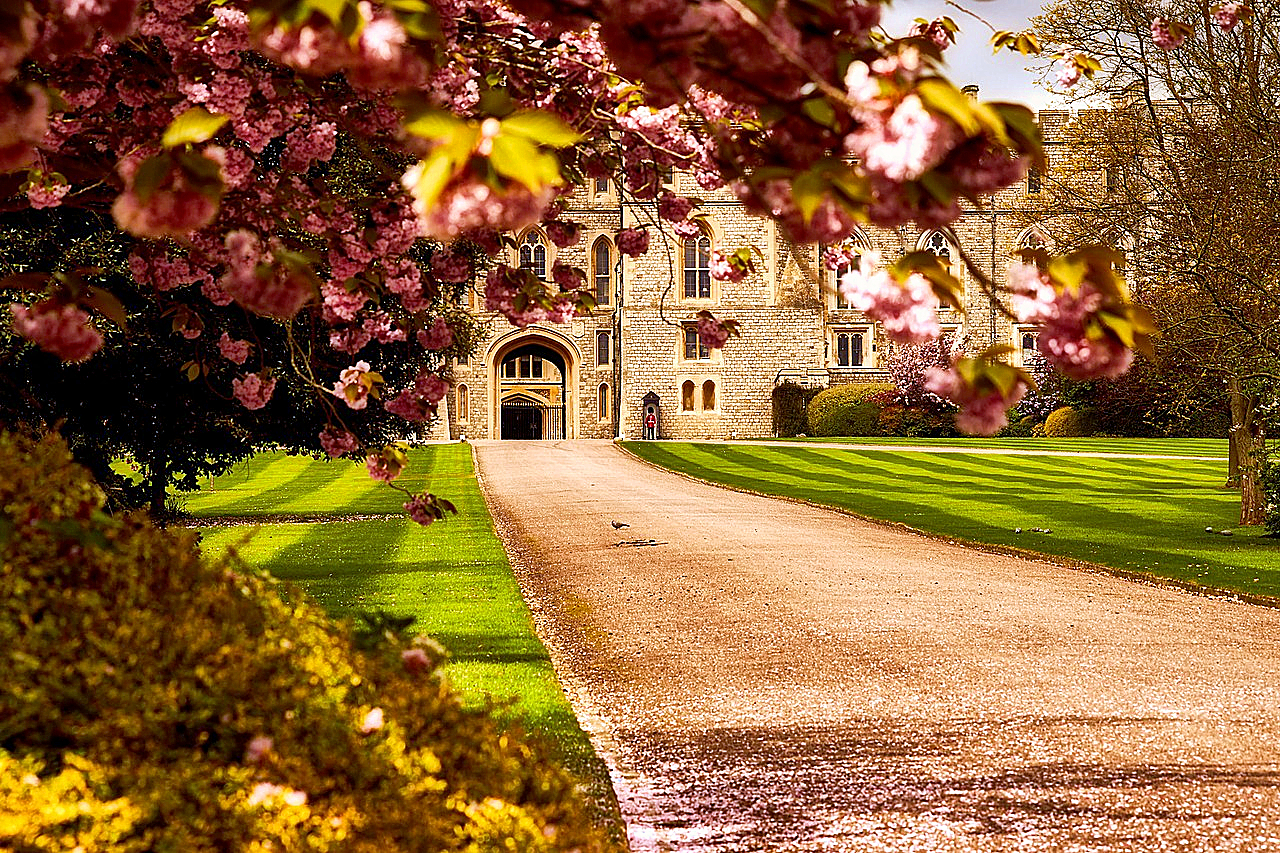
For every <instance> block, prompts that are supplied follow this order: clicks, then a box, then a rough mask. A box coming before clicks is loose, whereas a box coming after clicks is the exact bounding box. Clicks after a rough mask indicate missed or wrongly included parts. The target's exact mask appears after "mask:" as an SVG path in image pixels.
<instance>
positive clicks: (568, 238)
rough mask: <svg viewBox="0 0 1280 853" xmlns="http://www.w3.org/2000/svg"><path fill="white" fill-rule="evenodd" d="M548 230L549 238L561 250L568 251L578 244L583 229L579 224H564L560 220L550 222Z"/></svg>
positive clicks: (547, 226) (547, 225)
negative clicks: (570, 247)
mask: <svg viewBox="0 0 1280 853" xmlns="http://www.w3.org/2000/svg"><path fill="white" fill-rule="evenodd" d="M546 228H547V237H549V238H550V239H551V242H552V243H555V244H556V246H558V247H559V248H561V249H567V248H568V247H569V246H572V245H573V244H574V243H576V242H578V236H579V235H580V234H581V232H582V229H581V228H579V227H578V223H576V222H564V221H562V220H559V219H557V220H554V221H552V222H548V223H547V224H546Z"/></svg>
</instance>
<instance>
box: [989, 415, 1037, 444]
mask: <svg viewBox="0 0 1280 853" xmlns="http://www.w3.org/2000/svg"><path fill="white" fill-rule="evenodd" d="M1039 423H1040V422H1039V421H1038V420H1036V416H1035V415H1027V416H1026V417H1023V418H1018V419H1017V420H1016V421H1013V422H1012V423H1010V424H1009V425H1008V426H1006V427H1005V428H1004V429H1002V430H1000V432H998V433H997V435H999V436H1000V437H1001V438H1029V437H1030V436H1031V434H1032V430H1033V429H1035V428H1036V427H1037V426H1039Z"/></svg>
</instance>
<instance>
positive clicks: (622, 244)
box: [614, 228, 649, 258]
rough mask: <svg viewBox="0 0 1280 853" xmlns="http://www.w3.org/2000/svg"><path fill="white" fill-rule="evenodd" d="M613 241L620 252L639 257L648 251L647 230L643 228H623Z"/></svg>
mask: <svg viewBox="0 0 1280 853" xmlns="http://www.w3.org/2000/svg"><path fill="white" fill-rule="evenodd" d="M614 242H615V244H616V245H617V247H618V251H619V252H621V253H622V254H624V255H630V256H631V257H633V258H635V257H639V256H640V255H643V254H644V253H645V252H647V251H649V231H648V229H645V228H623V229H622V230H620V231H619V232H618V234H617V238H616V240H615V241H614Z"/></svg>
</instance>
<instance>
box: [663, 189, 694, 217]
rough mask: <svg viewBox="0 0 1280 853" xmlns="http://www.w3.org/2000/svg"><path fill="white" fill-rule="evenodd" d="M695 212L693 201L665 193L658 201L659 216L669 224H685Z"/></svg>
mask: <svg viewBox="0 0 1280 853" xmlns="http://www.w3.org/2000/svg"><path fill="white" fill-rule="evenodd" d="M692 212H693V200H692V199H689V198H685V197H684V196H680V195H673V194H671V193H665V194H663V196H662V197H661V198H659V199H658V216H660V217H662V218H663V219H665V220H666V221H667V222H683V221H684V220H686V219H688V218H689V214H690V213H692Z"/></svg>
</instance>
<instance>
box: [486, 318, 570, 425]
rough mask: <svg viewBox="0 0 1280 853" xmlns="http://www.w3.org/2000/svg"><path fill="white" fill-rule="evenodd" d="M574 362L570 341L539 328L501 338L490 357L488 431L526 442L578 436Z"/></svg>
mask: <svg viewBox="0 0 1280 853" xmlns="http://www.w3.org/2000/svg"><path fill="white" fill-rule="evenodd" d="M578 361H579V358H578V355H577V353H576V351H575V348H574V347H573V346H572V345H571V344H567V342H564V341H560V340H558V339H557V338H556V337H552V336H550V335H546V334H540V333H539V332H537V331H534V332H524V333H518V334H517V336H515V337H513V338H511V339H508V340H505V341H499V342H498V344H497V345H496V347H495V348H494V349H493V350H492V357H491V358H490V359H489V364H490V365H491V368H490V369H491V370H492V371H493V375H492V377H491V379H492V381H491V384H490V387H491V388H493V389H494V392H493V396H494V399H493V401H492V402H493V405H492V407H491V409H490V411H491V412H492V416H491V419H492V423H491V430H492V432H491V433H490V434H491V435H493V436H495V437H497V438H501V439H507V440H524V441H544V440H545V441H558V440H562V439H566V438H576V437H577V435H578V423H577V393H576V388H577V379H578V377H577V372H578V370H577V368H578Z"/></svg>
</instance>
